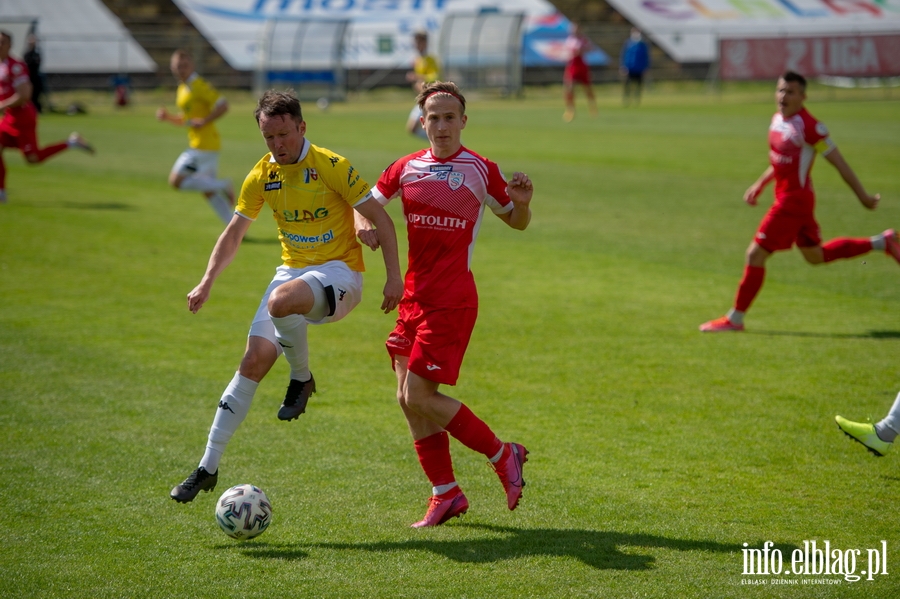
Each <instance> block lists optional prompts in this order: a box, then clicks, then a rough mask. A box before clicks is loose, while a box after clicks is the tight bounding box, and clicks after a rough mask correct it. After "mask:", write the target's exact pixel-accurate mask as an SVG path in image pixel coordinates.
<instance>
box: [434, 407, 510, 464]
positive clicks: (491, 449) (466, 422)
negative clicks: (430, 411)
mask: <svg viewBox="0 0 900 599" xmlns="http://www.w3.org/2000/svg"><path fill="white" fill-rule="evenodd" d="M444 428H445V429H446V430H447V432H448V433H450V434H451V435H452V436H453V438H454V439H456V440H457V441H459V442H460V443H462V444H463V445H465V446H466V447H468V448H469V449H471V450H473V451H477V452H478V453H483V454H484V455H486V456H487V457H488V459H490V458H492V457H494V456H495V455H497V454H498V453H499V452H500V450H501V449H502V448H503V442H502V441H500V439H498V438H497V435H495V434H494V431H492V430H491V427H489V426H488V425H487V424H485V423H484V421H483V420H481V419H480V418H478V416H476V415H475V414H473V413H472V410H470V409H469V408H468V407H466V405H465V404H462V405H461V406H460V408H459V412H457V413H456V416H454V417H453V419H452V420H451V421H450V422H449V423H447V426H445V427H444Z"/></svg>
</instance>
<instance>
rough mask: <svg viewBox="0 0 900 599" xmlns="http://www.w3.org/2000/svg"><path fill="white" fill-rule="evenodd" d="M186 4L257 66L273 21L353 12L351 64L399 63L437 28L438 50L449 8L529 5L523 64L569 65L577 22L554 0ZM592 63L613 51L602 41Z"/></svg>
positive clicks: (200, 0)
mask: <svg viewBox="0 0 900 599" xmlns="http://www.w3.org/2000/svg"><path fill="white" fill-rule="evenodd" d="M174 1H175V4H176V5H178V8H180V9H181V11H182V12H183V13H184V14H185V15H186V16H187V17H188V18H189V19H190V20H191V22H192V23H193V24H194V26H196V27H197V29H199V30H200V32H201V33H203V35H204V36H205V37H206V38H207V39H208V40H209V41H210V43H212V44H213V46H214V47H215V48H216V50H217V51H218V52H219V53H220V54H221V55H222V57H223V58H225V60H226V61H228V64H230V65H231V66H232V67H233V68H236V69H239V70H247V71H249V70H253V69H254V68H255V67H256V65H257V63H258V61H259V51H260V46H261V38H262V35H263V34H264V32H265V31H266V23H267V22H270V21H271V20H272V19H275V20H278V21H298V20H299V21H315V20H346V21H348V22H349V24H348V28H347V36H346V38H345V40H344V41H345V44H344V54H343V56H342V61H343V65H344V67H346V68H350V69H357V68H361V69H369V68H398V67H405V66H408V65H410V64H412V61H413V58H414V57H415V48H414V46H413V43H412V34H413V32H414V31H416V30H425V31H428V32H429V33H430V34H431V38H432V46H431V49H432V51H434V50H435V49H436V46H437V38H438V32H439V31H440V29H441V23H442V22H443V19H444V16H445V15H448V14H473V13H478V12H481V11H489V12H506V13H524V14H525V17H526V18H525V26H524V32H523V52H522V56H523V64H524V65H525V66H532V65H542V66H543V65H562V64H565V62H566V60H567V58H568V57H567V56H564V55H563V53H562V52H561V50H562V47H563V45H564V44H563V42H564V41H565V37H566V35H567V34H568V30H569V22H568V21H567V20H566V19H565V17H563V16H562V15H559V13H558V12H557V11H556V8H555V7H554V6H553V4H551V3H550V2H548V1H547V0H489V1H485V0H174ZM589 61H590V64H594V65H602V64H606V63H607V62H608V58H607V56H606V55H605V54H604V53H603V52H602V51H601V50H600V49H599V48H597V49H596V50H595V51H594V52H593V53H592V55H591V56H590V57H589Z"/></svg>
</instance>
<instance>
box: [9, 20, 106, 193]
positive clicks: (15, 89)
mask: <svg viewBox="0 0 900 599" xmlns="http://www.w3.org/2000/svg"><path fill="white" fill-rule="evenodd" d="M11 47H12V35H10V34H9V33H7V32H6V31H0V110H3V119H2V120H0V203H6V165H5V164H4V162H3V150H4V149H6V148H18V149H19V151H21V152H22V155H23V156H25V160H27V161H28V163H29V164H39V163H41V162H43V161H45V160H46V159H48V158H50V157H51V156H53V155H54V154H58V153H60V152H62V151H63V150H66V149H68V148H79V149H81V150H85V151H87V152H90V153H91V154H93V153H94V149H93V148H92V147H91V146H90V145H88V143H87V142H86V141H85V140H84V139H83V138H82V137H81V136H80V135H78V134H77V133H72V135H70V136H69V139H68V141H61V142H59V143H55V144H51V145H49V146H47V147H46V148H39V147H38V142H37V110H36V109H35V107H34V104H32V103H31V80H30V79H29V77H28V67H27V66H25V63H24V62H22V61H20V60H17V59H15V58H13V57H12V56H10V54H9V50H10V48H11Z"/></svg>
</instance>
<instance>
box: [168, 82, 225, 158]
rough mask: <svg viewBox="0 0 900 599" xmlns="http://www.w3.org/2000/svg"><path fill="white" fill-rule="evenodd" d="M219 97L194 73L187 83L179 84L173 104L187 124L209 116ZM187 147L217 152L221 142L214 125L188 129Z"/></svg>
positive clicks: (214, 89)
mask: <svg viewBox="0 0 900 599" xmlns="http://www.w3.org/2000/svg"><path fill="white" fill-rule="evenodd" d="M221 97H222V96H220V95H219V92H218V91H216V88H214V87H213V86H212V85H210V84H209V83H208V82H207V81H206V79H204V78H203V77H201V76H200V75H198V74H197V73H194V74H193V75H191V76H190V77H188V80H187V81H185V82H183V83H181V84H179V86H178V91H177V92H176V93H175V104H176V105H178V108H179V109H180V110H181V114H182V115H184V120H185V122H187V121H189V120H190V119H203V118H206V117H207V116H209V113H210V112H212V109H213V107H214V106H215V105H216V102H218V101H219V99H220V98H221ZM188 145H189V146H190V147H191V148H194V149H195V150H206V151H212V152H218V151H219V148H220V147H221V145H222V142H221V140H220V139H219V131H218V129H216V125H215V123H207V124H206V125H203V126H202V127H188Z"/></svg>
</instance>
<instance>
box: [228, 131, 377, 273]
mask: <svg viewBox="0 0 900 599" xmlns="http://www.w3.org/2000/svg"><path fill="white" fill-rule="evenodd" d="M370 197H372V189H371V187H370V186H369V184H368V183H367V182H366V181H365V180H364V179H363V178H362V177H361V176H360V174H359V172H358V171H357V170H356V169H355V168H353V165H351V164H350V162H349V161H348V160H347V159H346V158H344V157H343V156H338V155H337V154H335V153H334V152H332V151H330V150H327V149H325V148H320V147H318V146H314V145H312V144H311V143H310V142H309V140H304V144H303V150H302V152H301V153H300V159H299V160H298V161H297V162H295V163H294V164H288V165H282V164H278V163H277V162H275V161H274V160H273V159H272V154H271V153H269V154H266V155H265V156H263V157H262V159H261V160H260V161H259V162H258V163H257V164H256V166H255V167H253V170H251V171H250V174H248V175H247V178H246V179H245V180H244V185H243V186H242V187H241V195H240V198H238V203H237V208H236V212H238V213H239V214H241V215H242V216H244V217H246V218H249V219H250V220H256V218H257V216H259V213H260V211H261V210H262V207H263V205H264V204H268V205H269V208H271V209H272V216H273V217H274V219H275V223H276V224H277V225H278V239H279V241H281V259H282V260H283V261H284V264H285V266H290V267H292V268H306V267H307V266H314V265H317V264H324V263H326V262H330V261H331V260H340V261H342V262H344V263H346V264H347V266H349V267H350V269H351V270H354V271H356V272H363V271H365V270H366V268H365V263H364V262H363V255H362V246H360V244H359V242H358V241H357V240H356V227H355V225H354V220H353V207H354V206H356V205H357V204H361V203H362V202H364V201H366V200H368V199H369V198H370Z"/></svg>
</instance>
